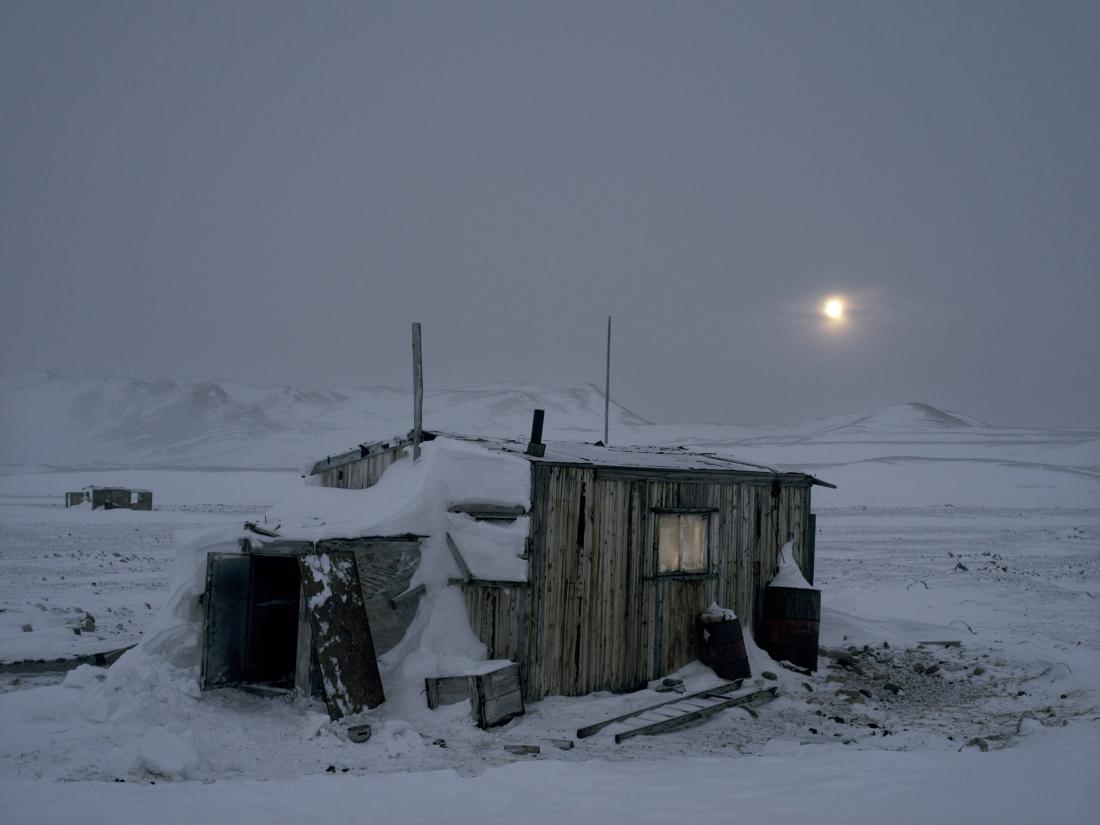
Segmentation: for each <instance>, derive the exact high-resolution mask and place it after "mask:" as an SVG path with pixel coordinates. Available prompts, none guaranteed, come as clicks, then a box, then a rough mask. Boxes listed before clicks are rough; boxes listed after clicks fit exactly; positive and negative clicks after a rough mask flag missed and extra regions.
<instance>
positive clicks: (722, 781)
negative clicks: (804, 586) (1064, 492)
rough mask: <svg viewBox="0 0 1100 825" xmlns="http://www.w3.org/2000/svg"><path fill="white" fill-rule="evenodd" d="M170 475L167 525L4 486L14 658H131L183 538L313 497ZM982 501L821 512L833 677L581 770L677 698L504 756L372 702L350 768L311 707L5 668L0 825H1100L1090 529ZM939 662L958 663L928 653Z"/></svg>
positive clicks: (507, 736)
mask: <svg viewBox="0 0 1100 825" xmlns="http://www.w3.org/2000/svg"><path fill="white" fill-rule="evenodd" d="M142 472H152V471H142ZM156 472H158V473H161V477H160V478H158V479H157V480H156V487H157V488H158V489H159V490H163V491H166V492H164V494H163V495H161V496H160V498H159V499H158V509H157V510H156V511H154V512H152V513H134V512H120V511H115V512H111V513H104V512H100V511H96V512H90V511H87V510H68V511H66V510H65V509H64V508H63V507H59V506H57V502H58V501H59V499H58V498H56V497H55V496H56V492H57V490H63V489H68V486H73V481H74V480H75V479H74V478H72V477H70V476H69V475H68V474H59V473H42V474H35V475H34V476H28V475H23V476H9V477H6V478H3V479H0V609H2V610H3V612H0V661H6V662H9V663H10V662H12V661H14V660H20V659H25V658H28V657H33V658H54V657H57V656H70V655H79V654H81V653H86V652H91V651H92V650H103V649H110V648H112V647H116V646H121V645H124V644H127V643H130V642H131V641H133V640H135V639H136V638H138V637H139V636H140V634H141V632H142V631H143V630H144V629H145V628H146V627H147V626H148V624H149V622H150V621H151V620H152V617H153V616H154V615H155V613H156V611H157V609H158V608H159V607H160V605H161V602H162V599H163V597H164V592H165V584H166V582H167V579H168V576H169V572H170V569H171V566H172V551H173V548H174V547H175V546H176V545H177V543H178V542H179V541H180V540H181V539H180V538H179V533H180V531H183V534H184V535H186V534H189V533H190V532H192V531H197V530H203V529H209V528H210V527H216V526H219V525H226V524H240V523H241V522H243V521H244V520H246V519H247V520H252V519H256V518H262V514H263V512H264V511H265V509H266V505H267V504H269V503H270V502H271V501H273V500H274V499H275V498H276V497H278V496H279V495H281V494H282V492H284V490H285V489H289V488H292V487H294V486H296V485H300V484H301V480H300V478H298V476H297V475H296V474H294V473H260V474H252V475H251V476H249V477H240V478H236V479H234V478H233V476H234V475H236V474H233V473H212V472H190V473H189V472H185V471H156ZM241 475H242V476H244V475H245V474H241ZM125 481H129V483H135V484H136V483H138V480H137V479H133V480H130V479H125ZM67 485H68V486H67ZM79 486H80V484H79V483H78V484H76V485H75V487H74V488H76V487H79ZM148 486H154V485H152V484H148ZM55 488H56V489H55ZM1089 489H1091V488H1089ZM825 495H826V494H819V495H818V501H819V502H822V501H823V499H824V497H825ZM990 498H991V499H995V498H996V496H995V495H994V494H991V495H990ZM1078 498H1087V492H1086V493H1082V492H1080V490H1078ZM841 503H846V502H845V500H843V499H842V500H841ZM985 504H986V506H975V507H968V508H960V507H943V506H937V507H920V508H906V507H896V506H893V507H876V508H866V507H858V506H852V507H847V506H846V507H843V508H839V507H833V508H830V507H828V506H826V505H823V504H822V503H819V504H818V508H817V509H818V512H819V520H818V525H819V529H820V533H819V536H818V546H817V568H816V584H817V585H818V586H819V587H821V588H822V589H823V592H824V596H823V604H824V611H823V622H822V643H823V645H824V646H825V647H826V648H827V650H828V655H827V656H826V657H823V659H822V661H821V665H822V666H821V668H820V669H819V671H818V672H817V673H816V674H814V675H813V676H811V677H806V676H802V675H800V674H797V673H794V672H791V671H788V670H784V669H783V668H781V667H779V666H778V665H776V664H775V663H773V662H770V661H769V660H766V659H765V657H763V654H760V653H759V652H758V651H755V650H754V651H753V656H754V668H753V670H754V673H757V674H759V673H761V672H762V671H764V670H770V671H773V672H774V673H775V674H776V676H777V677H778V679H777V682H774V683H777V684H778V685H779V688H780V698H779V699H777V700H776V701H774V702H771V703H769V704H766V705H763V706H760V707H759V708H758V709H757V714H758V715H757V716H755V717H754V716H753V715H751V714H750V713H749V712H747V711H745V710H739V709H738V710H730V711H726V712H723V713H722V714H719V715H718V716H716V717H713V718H712V719H710V720H708V721H706V722H705V723H703V724H700V725H697V726H696V727H693V728H690V729H686V730H681V731H678V732H675V733H670V734H665V735H662V736H658V737H639V738H635V739H632V740H630V741H629V742H626V743H624V744H623V745H615V744H614V742H613V739H612V738H611V735H610V732H607V733H605V734H602V735H598V736H596V737H593V738H591V739H585V740H580V741H577V742H576V743H575V746H574V747H573V748H572V749H569V750H561V749H559V747H558V746H557V745H556V744H555V742H554V741H553V740H562V739H570V740H571V739H573V738H574V737H573V734H574V733H575V731H576V729H577V728H578V727H580V726H581V725H584V724H588V723H591V722H593V721H598V720H600V719H602V718H606V717H609V716H612V715H615V714H617V713H621V712H623V711H624V710H625V709H630V708H633V707H638V706H641V705H645V704H648V703H651V702H654V701H660V700H662V699H665V698H667V695H666V694H659V693H655V692H653V691H643V692H641V693H639V694H634V695H631V696H611V695H597V696H592V697H585V698H579V699H565V698H550V699H547V700H544V701H543V702H540V703H537V704H535V705H533V706H531V707H530V708H529V709H528V714H527V715H526V716H524V717H522V718H520V719H517V720H515V721H514V722H512V723H510V724H509V725H507V726H505V727H504V728H502V729H499V730H497V731H492V732H483V731H479V730H478V729H477V728H475V727H474V726H473V725H472V724H471V722H470V721H469V719H468V708H467V707H465V706H462V705H458V706H451V707H449V708H446V709H444V710H441V711H438V712H429V711H426V710H425V711H423V712H422V713H420V714H419V715H414V716H412V717H409V715H407V714H406V716H405V718H402V719H398V718H395V715H394V711H393V710H392V709H389V708H387V706H386V705H383V706H382V707H381V708H379V709H378V710H377V711H374V712H372V713H371V714H369V716H368V718H369V720H370V721H371V722H372V724H373V725H374V728H375V733H374V736H373V738H372V739H371V740H370V741H369V742H367V743H365V744H353V743H351V742H349V741H347V739H346V738H345V736H344V734H343V731H342V728H341V726H337V725H333V724H330V723H329V722H328V720H327V716H325V715H324V714H323V713H322V709H321V708H319V707H317V706H311V705H309V704H307V703H304V702H301V701H295V702H288V701H286V700H284V699H268V698H260V697H256V696H251V695H246V694H243V693H239V692H236V691H220V692H214V693H210V694H202V695H200V694H199V693H198V691H197V690H196V689H195V686H194V679H193V675H191V674H188V673H186V672H183V671H178V672H177V671H172V670H171V669H165V668H163V667H153V666H149V667H142V666H141V663H140V662H137V664H136V665H135V666H132V667H130V668H129V669H128V670H127V671H126V672H125V681H126V684H121V683H120V680H121V679H122V677H121V676H118V675H117V673H116V670H111V671H103V670H100V669H97V668H93V667H89V666H85V667H82V668H80V669H78V670H75V671H72V672H71V673H69V675H68V676H65V675H64V674H60V673H29V672H26V671H18V672H16V671H13V670H12V669H10V668H9V672H6V673H3V674H2V676H0V685H2V686H3V689H4V690H6V691H8V692H7V693H5V694H4V695H3V696H0V723H2V725H3V730H4V735H3V737H2V741H0V796H2V797H3V799H4V800H5V813H4V815H3V819H4V821H5V822H67V821H72V819H73V816H74V812H75V811H80V819H81V820H82V821H91V822H96V821H108V820H109V821H113V822H128V821H135V822H138V821H141V822H144V821H149V820H150V818H156V819H157V820H158V821H173V820H172V819H171V816H173V815H177V814H178V817H179V820H180V821H182V817H184V816H186V817H187V819H188V820H191V819H193V818H195V816H196V815H199V816H201V817H203V818H206V819H209V820H213V821H228V820H230V819H232V820H234V821H238V822H241V821H243V822H250V821H272V822H274V821H291V820H294V821H301V819H302V818H303V817H305V816H307V815H308V811H309V808H308V806H310V805H314V804H316V800H318V799H320V798H321V795H322V794H324V797H323V798H324V800H325V801H324V805H325V809H326V818H335V817H336V816H337V815H340V814H347V815H350V814H352V813H354V814H357V815H358V816H357V818H361V819H367V820H370V821H410V822H416V821H425V822H427V821H432V822H440V821H454V822H463V821H474V820H475V819H480V820H481V821H487V822H496V821H505V820H506V819H507V820H508V821H515V820H519V821H560V820H561V819H563V818H566V819H567V818H573V819H576V820H578V821H581V822H585V821H603V822H607V821H625V820H630V821H643V822H644V821H653V822H670V821H672V822H675V821H685V820H687V819H689V818H690V819H692V820H695V819H699V820H701V821H707V820H711V821H732V819H734V818H737V819H741V818H744V817H745V816H749V815H767V816H769V817H771V818H772V819H776V820H778V821H800V820H801V821H808V820H813V821H815V822H831V821H845V822H853V821H854V822H862V821H866V822H872V821H876V822H877V821H882V818H883V816H884V815H886V813H887V812H888V814H889V817H890V819H891V820H892V821H896V822H909V821H913V822H918V821H921V822H923V821H948V822H963V821H966V822H974V821H991V820H997V821H1000V822H1032V821H1037V820H1043V821H1049V822H1080V821H1088V819H1089V818H1090V817H1092V816H1094V815H1095V811H1096V810H1098V809H1100V790H1098V788H1100V783H1098V782H1097V781H1096V780H1097V779H1100V769H1098V768H1097V767H1096V766H1097V765H1098V764H1100V761H1098V757H1100V723H1098V720H1100V701H1098V694H1097V692H1096V689H1095V685H1097V684H1098V680H1100V611H1098V610H1097V599H1098V598H1100V509H1085V508H1077V509H1061V510H1059V509H1020V508H1017V509H1012V510H1007V509H1002V508H998V507H996V506H994V504H995V501H986V502H985ZM87 615H91V616H92V617H93V619H94V622H95V626H94V629H88V628H87V624H86V622H87V619H86V618H85V617H86V616H87ZM81 623H85V624H83V625H82V624H81ZM24 625H30V626H31V627H32V630H30V631H24V630H23V629H22V627H23V626H24ZM74 627H79V628H80V629H81V633H80V634H77V633H75V632H74ZM947 640H951V641H956V640H957V641H960V642H961V646H958V647H943V646H940V645H924V646H921V645H920V644H919V642H921V641H947ZM929 671H931V672H929ZM681 675H682V676H684V677H685V679H686V680H687V686H688V687H689V689H690V688H702V687H705V686H707V685H708V684H710V682H711V680H713V679H714V677H713V675H712V674H711V673H710V672H709V671H708V670H706V669H704V668H702V667H701V666H698V665H695V666H691V667H689V668H687V669H685V671H684V672H683V673H682V674H681ZM62 679H64V681H63V682H62ZM761 681H762V683H763V680H761ZM767 684H773V682H770V681H768V682H767ZM888 685H890V687H888ZM27 687H40V688H41V689H35V690H27V689H24V688H27ZM135 696H137V697H139V699H138V700H137V701H134V697H135ZM505 744H533V745H539V746H540V753H539V754H538V755H537V756H516V755H514V754H512V753H510V752H508V751H507V750H505V749H504V747H503V746H504V745H505ZM735 757H736V758H735ZM626 763H629V764H626ZM332 774H335V775H332ZM382 774H386V776H382ZM58 780H62V781H60V782H58ZM74 780H76V781H74ZM120 780H122V781H120ZM273 780H278V781H273ZM154 783H155V784H154ZM196 783H201V784H196ZM1037 789H1041V792H1037ZM166 812H172V813H166Z"/></svg>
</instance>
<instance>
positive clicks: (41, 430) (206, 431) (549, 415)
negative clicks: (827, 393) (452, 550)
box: [0, 371, 1100, 506]
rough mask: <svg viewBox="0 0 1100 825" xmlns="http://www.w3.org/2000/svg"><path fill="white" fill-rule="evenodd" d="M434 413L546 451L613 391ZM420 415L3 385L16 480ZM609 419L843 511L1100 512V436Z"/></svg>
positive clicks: (289, 394)
mask: <svg viewBox="0 0 1100 825" xmlns="http://www.w3.org/2000/svg"><path fill="white" fill-rule="evenodd" d="M424 406H425V411H424V420H425V426H426V427H428V428H429V429H437V430H442V431H446V432H460V433H468V434H481V435H495V436H511V437H524V436H526V435H527V433H528V431H529V427H530V420H531V411H532V410H533V409H535V408H541V409H544V410H546V429H545V437H546V438H548V439H551V440H554V439H560V440H581V441H589V442H593V441H596V440H597V439H599V438H602V436H603V394H602V392H601V391H600V390H599V389H598V388H597V387H594V386H593V385H591V384H587V383H578V384H572V385H566V386H548V385H540V384H523V383H477V384H464V385H455V386H444V387H430V388H429V389H428V390H427V392H426V393H425V401H424ZM411 410H412V398H411V393H410V392H408V391H406V390H404V389H393V388H386V387H375V388H369V389H346V388H343V389H340V388H337V389H323V388H316V387H301V386H289V385H280V384H262V383H245V382H239V381H213V380H179V379H136V378H102V377H93V376H86V375H84V376H82V375H76V374H72V373H64V372H42V371H38V372H21V373H9V374H6V375H3V376H0V411H2V418H3V428H2V430H0V466H4V465H6V470H4V472H5V473H6V474H8V475H10V474H11V473H15V472H21V471H25V470H27V469H31V467H33V466H38V467H40V468H42V469H63V468H70V469H72V468H77V469H80V470H82V471H84V470H96V469H100V470H106V469H112V468H114V469H119V468H131V469H133V468H145V469H150V468H180V469H184V468H243V469H253V470H254V469H275V468H299V467H301V466H303V465H304V464H306V463H307V462H309V461H311V460H314V459H316V458H318V457H320V456H324V455H328V454H332V453H336V452H340V451H343V450H345V449H348V448H349V447H352V446H354V445H355V444H359V443H362V442H364V441H368V440H372V439H377V438H388V437H390V436H392V435H395V434H397V433H401V432H407V431H408V430H409V428H410V426H411V418H412V415H411ZM611 410H612V415H611V440H612V442H613V443H616V444H655V445H682V446H685V447H687V448H689V449H693V450H699V451H706V452H717V453H721V454H723V455H727V456H731V457H734V458H738V459H742V460H745V461H751V462H755V463H758V464H764V465H767V466H771V467H776V468H779V469H802V470H808V471H810V472H814V473H816V474H818V475H819V476H821V477H823V478H827V479H829V480H830V481H835V482H837V483H839V484H841V485H842V490H841V492H839V493H837V494H831V496H830V499H829V501H830V502H832V503H834V504H845V505H846V504H877V505H882V504H891V505H898V504H909V503H912V504H914V505H930V504H946V503H955V504H981V505H985V506H990V505H994V504H998V503H1000V504H1005V505H1008V506H1012V502H1016V501H1018V502H1025V503H1026V504H1027V505H1028V506H1036V505H1042V506H1093V505H1095V504H1096V503H1097V502H1100V428H1097V429H1091V430H1088V429H1076V430H1065V429H1044V428H1034V427H1032V428H1027V427H1000V426H994V425H991V424H987V423H985V422H982V421H978V420H977V419H974V418H971V417H969V416H967V415H964V414H962V413H957V412H945V411H943V410H939V409H937V408H935V407H933V406H931V405H929V404H924V403H918V402H909V403H901V404H894V405H891V406H888V407H883V408H881V409H877V410H871V411H861V412H853V413H848V414H845V415H838V416H832V417H830V418H824V419H814V420H809V421H807V422H805V423H803V424H797V425H792V426H751V427H750V426H744V425H738V424H652V423H650V422H648V421H646V420H645V419H644V418H642V417H641V416H639V415H636V414H635V413H633V412H631V411H630V410H628V409H626V408H624V407H622V406H620V405H618V404H615V403H612V407H611ZM85 475H86V474H85ZM81 477H82V478H83V477H85V476H81ZM83 483H89V482H83ZM1006 491H1008V492H1009V493H1010V494H1006Z"/></svg>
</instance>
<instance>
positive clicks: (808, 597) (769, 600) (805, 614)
mask: <svg viewBox="0 0 1100 825" xmlns="http://www.w3.org/2000/svg"><path fill="white" fill-rule="evenodd" d="M820 628H821V591H820V590H811V589H809V588H802V587H769V588H767V590H766V591H765V592H764V624H763V628H762V631H761V634H760V635H761V638H760V646H761V647H762V648H764V650H766V651H768V653H769V654H770V655H771V657H772V658H773V659H775V660H776V661H784V660H786V661H788V662H790V663H791V664H793V665H797V666H798V667H804V668H807V669H809V670H817V636H818V631H819V630H820Z"/></svg>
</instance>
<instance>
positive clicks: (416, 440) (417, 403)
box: [412, 321, 424, 461]
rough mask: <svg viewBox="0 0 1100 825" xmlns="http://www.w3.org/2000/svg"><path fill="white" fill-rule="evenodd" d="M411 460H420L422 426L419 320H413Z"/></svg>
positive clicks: (422, 401) (422, 389) (422, 385)
mask: <svg viewBox="0 0 1100 825" xmlns="http://www.w3.org/2000/svg"><path fill="white" fill-rule="evenodd" d="M412 333H413V461H419V460H420V437H421V435H422V431H423V427H424V363H423V358H422V354H421V351H420V322H419V321H413V326H412Z"/></svg>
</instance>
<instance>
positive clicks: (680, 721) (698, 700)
mask: <svg viewBox="0 0 1100 825" xmlns="http://www.w3.org/2000/svg"><path fill="white" fill-rule="evenodd" d="M739 688H740V682H730V683H729V684H725V685H718V686H716V687H712V688H709V689H707V690H701V691H699V692H698V693H690V694H687V695H686V696H681V697H679V698H678V699H672V700H670V701H668V702H660V703H659V704H656V705H650V706H649V707H645V708H640V709H638V710H635V711H631V712H630V713H624V714H622V715H621V716H615V717H613V718H611V719H605V720H604V721H602V722H597V723H596V724H594V725H588V726H587V727H584V728H581V729H580V730H578V731H577V738H578V739H584V738H586V737H588V736H592V735H593V734H596V733H599V732H600V731H601V730H603V729H604V728H606V727H609V726H610V725H615V724H618V723H625V724H627V725H629V727H627V729H626V730H623V731H620V732H619V733H616V734H615V744H616V745H618V744H621V743H622V742H624V741H626V740H627V739H630V738H632V737H634V736H650V735H652V734H655V733H665V732H666V731H670V730H674V729H675V728H678V727H681V726H683V725H686V724H687V723H688V722H694V721H696V720H699V719H706V718H707V717H708V716H713V715H714V714H716V713H719V712H720V711H723V710H725V709H726V708H732V707H736V706H737V705H747V704H749V703H752V702H767V701H770V700H772V699H774V698H775V697H776V696H777V695H778V692H779V691H778V688H775V687H769V688H760V689H755V690H754V689H751V688H750V689H748V690H745V691H738V689H739ZM733 691H738V692H736V693H734V692H733Z"/></svg>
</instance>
